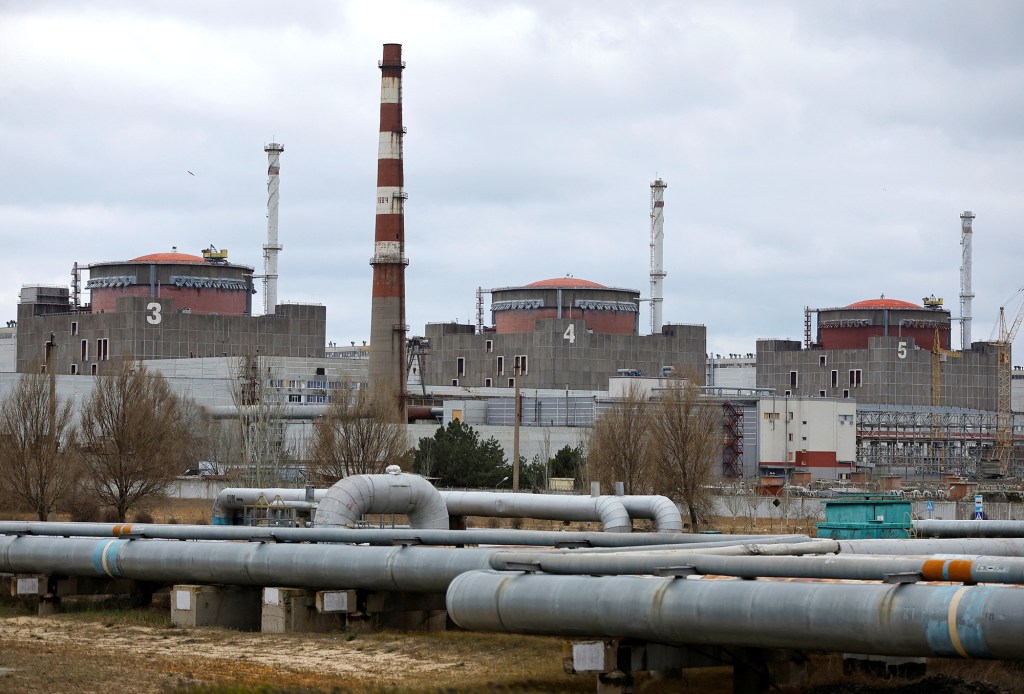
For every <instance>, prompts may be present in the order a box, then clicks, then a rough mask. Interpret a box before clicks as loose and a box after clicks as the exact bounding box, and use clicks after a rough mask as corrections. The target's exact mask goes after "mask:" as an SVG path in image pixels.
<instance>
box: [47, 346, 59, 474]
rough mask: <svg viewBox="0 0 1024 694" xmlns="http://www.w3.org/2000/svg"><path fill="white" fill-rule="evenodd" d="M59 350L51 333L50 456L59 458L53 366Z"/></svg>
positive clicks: (49, 363) (49, 370) (49, 357)
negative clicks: (54, 357) (54, 354)
mask: <svg viewBox="0 0 1024 694" xmlns="http://www.w3.org/2000/svg"><path fill="white" fill-rule="evenodd" d="M55 349H57V336H56V335H55V334H54V333H50V339H49V340H47V341H46V373H47V374H48V375H49V377H50V403H49V404H50V408H49V409H50V441H49V443H50V455H51V456H53V457H52V458H51V462H52V461H53V460H56V458H57V372H56V370H55V367H54V364H53V350H55Z"/></svg>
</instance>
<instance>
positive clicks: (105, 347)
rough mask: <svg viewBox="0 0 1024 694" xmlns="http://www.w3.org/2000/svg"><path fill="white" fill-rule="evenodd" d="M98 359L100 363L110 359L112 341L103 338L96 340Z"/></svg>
mask: <svg viewBox="0 0 1024 694" xmlns="http://www.w3.org/2000/svg"><path fill="white" fill-rule="evenodd" d="M96 358H97V359H99V360H100V361H107V360H109V359H110V339H109V338H106V337H101V338H99V339H97V340H96Z"/></svg>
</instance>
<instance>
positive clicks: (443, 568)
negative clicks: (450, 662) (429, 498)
mask: <svg viewBox="0 0 1024 694" xmlns="http://www.w3.org/2000/svg"><path fill="white" fill-rule="evenodd" d="M496 551H497V550H496V549H493V548H466V549H458V550H455V549H445V548H440V547H365V546H356V547H353V546H349V545H304V544H274V543H261V542H245V543H242V542H203V541H197V542H170V541H166V540H124V539H103V540H97V539H86V538H56V537H31V538H29V537H0V572H6V573H30V574H58V575H65V576H101V577H102V576H109V577H111V578H126V579H132V580H137V581H153V582H157V583H213V584H226V585H239V586H294V587H299V588H314V589H321V590H322V589H333V588H338V589H348V588H366V589H371V590H402V591H410V592H425V593H436V592H443V591H444V590H445V588H446V587H447V585H448V583H449V582H450V581H451V580H452V579H453V578H454V577H455V576H457V575H459V574H460V573H463V572H465V571H470V570H473V569H483V568H487V567H488V566H489V559H490V556H491V554H493V553H494V552H496Z"/></svg>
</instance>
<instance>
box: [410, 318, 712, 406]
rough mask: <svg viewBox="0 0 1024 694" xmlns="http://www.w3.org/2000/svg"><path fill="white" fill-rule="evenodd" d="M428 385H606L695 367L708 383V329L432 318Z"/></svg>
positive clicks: (579, 320) (578, 320) (560, 320)
mask: <svg viewBox="0 0 1024 694" xmlns="http://www.w3.org/2000/svg"><path fill="white" fill-rule="evenodd" d="M426 338H427V339H428V340H429V342H430V353H429V355H427V357H426V358H425V360H424V364H423V376H424V382H425V383H426V384H427V385H428V386H431V385H443V386H465V387H484V388H490V387H501V388H511V387H514V386H516V385H518V386H519V387H520V388H568V389H571V390H606V389H607V388H608V381H609V379H610V378H614V377H616V376H620V375H624V374H627V373H628V375H641V374H660V373H662V369H663V368H664V369H671V370H673V371H674V372H676V373H686V372H688V371H689V372H693V373H695V374H696V375H697V378H698V379H699V380H700V381H701V384H702V385H703V379H704V360H705V349H706V347H705V345H706V329H705V327H704V326H703V325H666V326H664V327H663V328H662V332H661V334H657V335H632V334H630V335H621V334H608V333H599V332H597V331H594V330H591V329H590V326H589V324H588V322H587V320H586V319H584V318H573V319H569V318H541V319H538V320H536V321H534V323H533V330H531V331H529V332H513V333H498V332H490V331H485V332H483V333H477V331H476V329H475V326H473V325H466V324H455V323H428V324H427V329H426Z"/></svg>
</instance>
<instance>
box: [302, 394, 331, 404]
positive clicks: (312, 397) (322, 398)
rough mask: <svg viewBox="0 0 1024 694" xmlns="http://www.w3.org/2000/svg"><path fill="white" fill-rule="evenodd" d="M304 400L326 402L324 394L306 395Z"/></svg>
mask: <svg viewBox="0 0 1024 694" xmlns="http://www.w3.org/2000/svg"><path fill="white" fill-rule="evenodd" d="M306 402H312V403H324V402H327V396H326V395H307V396H306Z"/></svg>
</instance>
